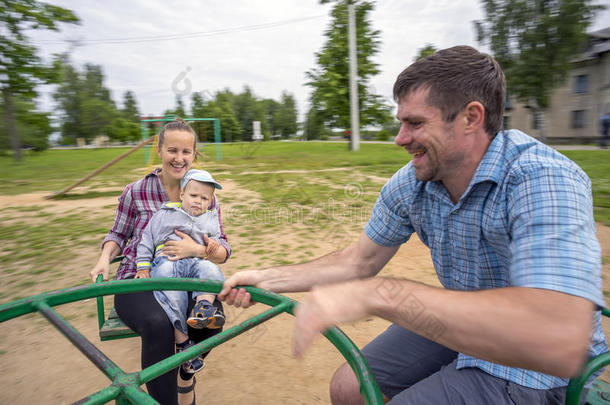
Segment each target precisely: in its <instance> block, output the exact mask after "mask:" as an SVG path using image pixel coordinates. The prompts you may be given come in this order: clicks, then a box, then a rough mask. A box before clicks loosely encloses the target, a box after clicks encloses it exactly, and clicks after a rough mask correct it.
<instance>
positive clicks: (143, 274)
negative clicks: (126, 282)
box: [134, 269, 150, 278]
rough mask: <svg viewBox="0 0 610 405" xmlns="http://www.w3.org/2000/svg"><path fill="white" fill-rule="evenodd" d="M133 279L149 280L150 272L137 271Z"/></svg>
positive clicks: (147, 270)
mask: <svg viewBox="0 0 610 405" xmlns="http://www.w3.org/2000/svg"><path fill="white" fill-rule="evenodd" d="M134 278H150V270H149V269H146V270H138V272H137V273H136V276H135V277H134Z"/></svg>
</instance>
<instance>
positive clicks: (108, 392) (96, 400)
mask: <svg viewBox="0 0 610 405" xmlns="http://www.w3.org/2000/svg"><path fill="white" fill-rule="evenodd" d="M120 393H121V389H120V388H119V387H117V386H114V385H111V386H109V387H106V388H104V389H103V390H100V391H98V392H96V393H95V394H91V395H89V396H88V397H86V398H83V399H81V400H80V401H76V402H74V403H73V404H72V405H85V404H86V405H102V404H105V403H107V402H110V401H112V400H113V399H115V398H116V397H118V396H119V394H120Z"/></svg>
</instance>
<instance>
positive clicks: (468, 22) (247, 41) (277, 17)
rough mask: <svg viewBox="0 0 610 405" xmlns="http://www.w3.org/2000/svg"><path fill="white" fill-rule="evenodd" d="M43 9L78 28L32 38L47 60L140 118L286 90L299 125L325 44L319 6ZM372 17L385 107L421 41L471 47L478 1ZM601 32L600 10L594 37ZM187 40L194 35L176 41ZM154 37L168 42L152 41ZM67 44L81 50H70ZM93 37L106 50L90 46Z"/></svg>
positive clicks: (324, 9)
mask: <svg viewBox="0 0 610 405" xmlns="http://www.w3.org/2000/svg"><path fill="white" fill-rule="evenodd" d="M51 3H52V4H55V5H59V6H62V7H65V8H68V9H70V10H72V11H74V12H75V13H76V15H77V16H78V17H79V18H80V19H81V23H80V25H66V24H62V25H61V27H62V30H61V32H59V33H53V32H49V31H42V32H34V33H32V35H31V39H32V43H34V44H35V45H36V46H37V47H38V48H39V49H41V56H43V57H45V58H46V57H48V56H49V55H51V54H52V53H58V52H65V51H68V50H69V49H72V52H71V61H72V64H73V65H75V66H77V67H78V68H79V70H80V69H82V66H83V65H84V64H85V63H93V64H96V65H101V66H102V68H103V71H104V75H105V85H106V87H108V88H109V89H111V91H112V96H113V99H114V100H115V101H116V102H117V104H118V105H119V106H120V105H121V103H122V97H123V93H124V92H125V91H126V90H132V91H133V92H134V93H135V94H136V97H137V101H138V107H139V109H140V113H141V114H146V115H149V114H150V115H158V114H161V113H162V112H163V111H164V110H166V109H169V108H173V107H174V106H175V94H176V91H178V92H181V93H183V94H184V95H183V97H182V98H183V101H184V102H185V105H186V106H187V108H189V109H190V94H189V86H188V84H187V81H186V80H188V81H189V82H190V91H191V92H192V91H201V92H203V93H204V94H205V93H208V92H209V93H208V94H210V93H212V94H213V93H214V92H215V91H217V90H222V89H224V88H226V87H228V88H229V89H230V90H231V91H233V92H234V93H239V92H241V91H242V90H243V87H244V85H249V86H250V87H251V89H252V91H253V92H254V94H255V95H256V96H257V97H259V98H274V99H276V100H279V98H280V95H281V92H282V91H283V90H286V91H288V92H289V93H292V94H293V95H294V96H295V98H296V101H297V108H298V110H299V113H300V119H302V118H303V115H304V112H305V111H306V109H307V108H308V97H309V94H310V88H309V87H307V86H305V81H306V78H305V72H306V71H307V70H310V69H312V68H313V67H315V55H314V53H315V52H318V51H320V50H321V49H322V46H323V44H324V41H325V39H326V37H324V35H323V34H324V31H325V30H326V28H327V27H328V24H329V22H330V16H329V14H330V9H331V5H329V4H326V5H320V4H319V3H318V1H317V0H298V1H297V0H251V1H246V0H231V1H221V0H192V1H180V2H178V1H161V0H132V1H125V0H107V1H77V0H52V1H51ZM370 18H371V21H372V25H373V28H374V29H378V30H381V43H382V44H381V49H380V52H379V53H378V54H377V56H376V57H375V61H376V62H377V63H378V64H379V66H380V68H381V71H382V72H381V74H379V75H377V76H376V77H374V78H373V79H372V81H371V85H372V87H373V88H374V89H375V91H376V93H377V94H380V95H382V96H383V97H385V98H386V99H387V100H388V102H391V91H392V84H393V82H394V80H395V78H396V76H397V75H398V73H400V71H401V70H402V69H404V68H405V67H406V66H408V65H409V64H410V63H411V62H412V61H413V58H414V57H415V55H416V54H417V52H418V50H419V49H420V48H422V47H423V46H425V45H426V44H427V43H431V44H432V45H434V46H435V47H436V48H439V49H440V48H446V47H450V46H454V45H461V44H466V45H472V46H475V47H478V44H477V43H476V38H475V33H474V29H473V24H472V21H474V20H477V19H482V18H483V10H482V7H481V5H480V2H479V0H460V1H455V0H429V1H426V0H385V1H379V2H377V4H376V6H375V10H374V11H373V13H371V16H370ZM609 26H610V11H609V10H606V11H604V12H603V13H600V14H599V15H598V16H597V19H596V20H595V23H594V25H593V27H592V30H596V29H601V28H605V27H609ZM192 33H202V34H198V35H193V36H191V37H190V38H175V36H180V35H183V36H185V34H192ZM154 36H160V37H162V38H165V39H166V40H152V39H151V38H150V37H154ZM171 36H174V38H173V39H167V37H171ZM138 38H140V39H141V40H138V41H136V40H135V39H138ZM125 39H127V40H128V41H123V40H125ZM68 40H80V41H81V45H80V46H76V47H71V46H70V45H69V43H68V42H67V41H68ZM98 40H105V41H102V42H106V43H101V44H96V43H95V42H96V41H98ZM110 40H116V41H110ZM108 42H113V43H108ZM479 48H480V47H479ZM181 79H182V80H181ZM185 79H186V80H185ZM174 81H175V84H174V85H173V82H174ZM42 90H43V91H42V93H43V94H42V98H41V100H42V105H41V106H42V109H44V110H47V111H50V110H51V109H52V108H53V104H52V101H51V98H50V96H49V93H50V91H51V89H50V88H44V89H42ZM391 104H393V103H391Z"/></svg>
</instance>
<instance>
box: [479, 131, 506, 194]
mask: <svg viewBox="0 0 610 405" xmlns="http://www.w3.org/2000/svg"><path fill="white" fill-rule="evenodd" d="M505 142H506V141H505V139H504V132H503V131H500V132H498V133H497V134H496V136H495V137H494V139H493V140H492V141H491V143H490V144H489V147H488V148H487V152H485V155H483V159H481V162H479V166H478V167H477V170H476V171H475V172H474V176H472V180H471V181H470V185H471V186H472V185H474V184H477V183H482V182H484V181H493V182H494V183H499V182H500V181H501V180H502V177H503V176H504V153H503V152H504V144H505Z"/></svg>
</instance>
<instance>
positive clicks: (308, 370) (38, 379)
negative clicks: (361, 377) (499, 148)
mask: <svg viewBox="0 0 610 405" xmlns="http://www.w3.org/2000/svg"><path fill="white" fill-rule="evenodd" d="M223 186H224V187H225V188H224V189H223V192H224V193H225V195H226V196H227V197H231V198H230V200H232V201H239V198H238V197H240V196H241V198H242V201H243V198H244V195H245V194H248V195H247V198H249V199H251V200H250V201H252V200H256V194H255V193H252V192H247V191H245V190H240V189H238V188H237V187H236V185H235V184H233V183H231V182H223ZM43 197H44V195H43V194H28V195H20V196H2V197H0V208H3V207H7V206H12V205H14V206H23V205H32V206H36V205H40V206H45V207H49V206H52V208H53V210H66V211H68V210H71V209H74V208H89V209H90V208H96V207H107V206H108V205H111V204H115V203H116V198H115V197H108V198H96V199H86V200H62V201H48V200H44V199H43ZM227 208H229V209H230V208H231V207H230V206H229V207H227ZM106 209H107V208H106ZM225 209H226V208H225V207H223V210H225ZM357 228H358V227H352V228H350V229H348V230H346V231H345V235H343V238H342V240H343V241H349V240H354V239H355V238H357V236H358V233H359V232H358V231H357ZM242 231H243V230H242ZM227 234H228V235H229V238H230V240H231V243H232V245H233V246H234V247H235V253H234V257H233V258H232V259H231V260H229V262H228V263H227V264H226V265H224V266H223V271H224V272H225V274H226V275H231V274H233V273H234V272H236V271H238V269H242V268H245V267H253V263H255V262H257V261H259V262H261V263H262V266H263V267H264V266H267V265H271V264H273V261H274V260H277V257H278V256H277V255H276V256H273V254H269V256H270V257H269V258H264V257H260V256H264V255H265V254H264V253H263V254H254V253H253V250H252V249H254V247H248V243H250V240H251V235H250V234H249V232H240V228H239V227H238V226H237V225H235V227H234V228H233V229H232V228H229V227H228V228H227ZM598 236H599V239H600V241H601V243H602V247H603V252H604V256H605V257H608V256H609V255H610V227H603V226H601V225H600V226H598ZM264 243H265V244H267V245H269V246H282V248H281V249H280V250H281V256H282V257H283V258H284V259H288V260H293V261H299V260H302V252H303V250H305V249H308V250H311V251H313V252H315V256H319V255H322V254H325V253H327V252H329V251H331V250H333V249H334V248H335V247H336V246H328V245H324V244H322V243H320V241H319V240H318V238H316V237H315V235H308V236H307V235H306V234H303V233H299V232H295V231H293V229H292V228H291V227H290V226H289V225H286V226H285V227H284V228H278V229H277V230H274V232H273V233H272V235H268V236H267V237H266V239H265V241H264ZM303 246H306V248H304V247H303ZM96 256H97V251H96V250H93V251H91V252H85V253H83V255H81V256H80V257H79V260H78V261H72V262H68V263H66V269H67V270H68V271H72V272H73V273H74V274H75V277H79V278H77V279H82V277H83V276H85V275H86V273H87V272H88V271H89V269H90V266H91V265H92V264H93V262H94V260H95V259H96ZM605 262H606V263H605V264H604V289H605V290H610V285H609V284H608V283H609V282H610V281H609V279H608V277H606V275H608V274H610V264H609V263H608V260H607V259H606V260H605ZM83 263H85V264H86V265H83ZM382 274H383V275H391V276H396V277H409V278H412V279H415V280H417V281H421V282H424V283H428V284H432V285H438V282H437V281H436V276H435V273H434V269H433V266H432V263H431V260H430V257H429V253H428V250H427V248H425V246H423V244H422V243H421V242H420V241H419V240H418V239H417V238H416V237H414V238H413V240H412V241H410V242H409V243H408V244H406V245H404V246H403V247H402V248H401V249H400V250H399V251H398V253H397V255H396V256H395V257H394V258H393V259H392V260H391V261H390V263H389V264H388V265H387V266H386V268H385V269H384V270H383V272H382ZM64 287H65V285H56V286H55V288H64ZM291 296H292V297H294V298H296V299H299V298H300V297H302V295H301V294H293V295H291ZM264 309H265V308H263V306H262V305H257V306H254V307H253V308H250V309H248V310H246V311H242V310H235V309H231V308H229V309H228V311H227V315H228V319H229V326H231V325H232V324H233V323H234V322H240V321H241V320H243V319H245V318H246V317H249V316H251V315H252V314H254V313H257V312H260V311H262V310H264ZM57 310H58V312H60V313H61V314H62V315H63V316H64V317H66V319H68V320H69V321H70V322H72V324H73V326H74V327H76V328H77V330H79V331H80V332H81V333H82V334H83V335H84V336H85V337H87V338H88V339H89V340H90V341H91V342H93V343H94V344H96V345H97V346H98V347H99V348H100V349H101V350H102V351H103V352H104V353H106V354H107V355H108V356H109V357H110V358H111V359H112V360H113V361H115V362H116V363H117V365H118V366H119V367H121V368H123V370H125V371H136V370H138V369H139V368H140V366H139V357H140V348H139V346H140V343H139V339H124V340H120V341H110V342H103V343H101V342H99V339H98V337H97V325H96V319H95V317H94V316H95V301H94V300H87V301H81V302H78V303H74V304H69V305H65V306H62V307H59V308H57ZM387 324H388V323H387V322H386V321H384V320H381V319H378V318H369V319H365V320H362V321H359V322H355V323H353V324H348V325H342V326H341V327H342V329H343V330H344V331H345V332H346V333H347V334H348V336H350V338H351V339H352V340H353V341H354V342H355V343H356V344H357V345H359V346H362V345H364V344H365V343H366V342H368V341H370V340H371V339H372V338H373V337H375V336H376V335H377V334H378V333H380V332H381V331H382V330H383V329H384V328H385V327H386V326H387ZM605 326H606V327H608V326H609V325H605ZM292 328H293V320H292V318H291V317H290V316H289V315H282V316H279V317H278V318H275V319H273V320H272V321H269V322H267V323H265V324H263V325H261V326H259V327H258V328H255V329H254V330H251V331H249V332H247V333H245V334H243V335H241V336H239V337H238V338H236V339H234V340H231V341H230V342H228V343H226V344H224V345H222V346H220V347H218V348H217V349H215V350H214V351H213V352H212V353H211V354H210V356H209V357H208V359H207V361H206V362H207V368H206V370H204V371H203V372H202V373H200V374H199V375H198V377H197V378H198V384H197V397H198V398H200V399H203V398H206V399H205V401H201V400H200V403H205V404H227V403H236V402H238V401H239V402H243V403H248V404H266V403H278V404H279V403H281V404H284V403H287V404H317V403H320V404H328V403H329V396H328V382H329V381H330V377H331V376H332V373H333V372H334V370H335V369H336V368H337V367H338V366H339V365H340V364H341V363H342V362H343V359H342V358H341V356H340V355H339V353H338V352H337V351H336V350H335V349H334V348H333V347H332V346H331V345H330V343H328V342H327V341H326V340H325V339H323V338H320V339H318V341H317V342H316V343H315V344H314V347H313V348H312V350H311V351H310V352H309V353H308V354H307V355H306V356H305V358H304V359H302V360H295V359H293V358H292V357H291V355H290V343H291V336H292ZM606 332H607V333H608V332H610V329H608V328H606ZM0 350H1V351H0V364H1V366H2V373H0V387H1V388H0V404H7V405H8V404H11V405H12V404H67V403H72V402H74V401H76V400H78V399H80V398H83V397H85V396H86V395H88V394H90V393H93V392H95V391H97V390H99V389H101V388H103V387H105V386H107V385H108V384H109V381H108V380H107V378H106V377H105V376H104V375H103V374H102V373H101V372H100V371H99V370H97V369H96V368H95V367H94V366H93V365H92V364H91V363H90V362H89V361H88V360H87V359H86V358H85V357H84V356H83V355H82V354H81V353H79V352H78V351H77V350H76V349H75V348H74V347H73V346H72V345H71V344H69V343H68V342H67V340H66V339H65V338H64V337H63V336H62V335H61V334H60V333H59V332H58V331H56V330H55V329H54V328H53V327H51V326H50V325H48V323H47V322H46V321H45V320H44V319H42V318H41V317H40V316H38V315H28V316H24V317H20V318H18V319H15V320H12V321H9V322H7V323H4V324H2V326H1V327H0ZM210 393H211V394H210Z"/></svg>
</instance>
